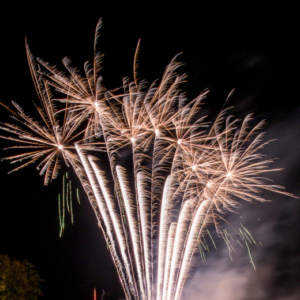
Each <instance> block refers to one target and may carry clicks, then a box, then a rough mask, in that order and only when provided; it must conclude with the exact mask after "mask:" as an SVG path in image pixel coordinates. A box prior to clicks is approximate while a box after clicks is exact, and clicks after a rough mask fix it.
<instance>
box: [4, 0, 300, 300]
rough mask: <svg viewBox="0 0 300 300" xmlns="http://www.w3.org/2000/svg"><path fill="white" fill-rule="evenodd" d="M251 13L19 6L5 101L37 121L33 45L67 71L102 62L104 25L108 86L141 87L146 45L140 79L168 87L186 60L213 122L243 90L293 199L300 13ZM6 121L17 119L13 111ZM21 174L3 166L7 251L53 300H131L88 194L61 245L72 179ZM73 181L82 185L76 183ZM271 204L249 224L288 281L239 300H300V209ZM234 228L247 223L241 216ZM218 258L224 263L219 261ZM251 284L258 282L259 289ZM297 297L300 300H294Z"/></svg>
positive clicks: (9, 45) (11, 18)
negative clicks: (135, 80)
mask: <svg viewBox="0 0 300 300" xmlns="http://www.w3.org/2000/svg"><path fill="white" fill-rule="evenodd" d="M251 5H253V4H251ZM251 5H250V2H249V4H246V3H245V4H244V5H243V6H238V7H229V6H227V7H225V6H224V7H220V6H218V5H217V3H212V4H211V5H209V6H208V5H204V4H202V3H200V2H199V3H198V5H197V6H193V5H188V4H184V5H183V4H182V5H181V6H179V7H175V6H174V3H173V4H172V6H169V7H166V6H165V7H162V5H161V4H155V3H148V4H146V3H140V4H139V5H137V6H134V5H131V4H128V3H126V4H123V5H122V6H120V5H119V4H118V3H117V2H112V3H111V4H106V5H104V4H103V3H102V2H101V1H98V2H94V1H93V2H91V3H89V1H85V2H82V3H81V5H76V4H75V3H71V4H70V5H66V4H64V3H63V1H61V2H59V3H54V2H48V3H47V4H46V3H45V4H41V5H39V6H33V5H31V3H28V2H26V5H18V4H17V3H10V4H8V6H6V8H4V7H2V9H1V13H0V15H1V17H0V30H1V48H0V53H1V56H0V57H1V93H0V99H1V101H5V102H7V103H9V101H11V100H15V101H16V102H17V103H19V104H20V105H21V106H22V107H23V108H24V109H25V111H26V112H28V113H30V114H34V105H33V103H32V100H34V101H37V97H36V95H35V90H34V86H33V83H32V80H31V76H30V72H29V69H28V64H27V59H26V54H25V47H24V39H25V36H27V38H28V43H29V45H30V47H31V50H32V52H33V54H34V55H35V56H39V57H41V58H43V59H44V60H46V61H49V62H50V63H52V64H55V65H58V66H59V67H61V68H62V64H61V60H62V59H63V58H64V57H65V56H69V57H70V58H71V60H72V61H73V62H74V65H77V66H79V67H82V66H83V63H84V62H85V61H86V60H88V59H92V53H93V38H94V30H95V26H96V24H97V21H98V19H99V18H103V27H102V30H101V39H100V51H102V52H103V53H104V54H105V57H104V65H103V76H104V81H105V83H106V85H107V87H108V88H115V87H118V86H120V85H121V83H122V77H124V76H129V77H131V78H132V64H133V56H134V52H135V48H136V44H137V42H138V40H139V39H140V38H141V50H140V63H139V65H140V77H141V78H143V79H144V78H145V79H146V80H148V81H149V82H151V81H152V80H154V79H156V78H160V77H161V75H162V73H163V70H164V68H165V66H166V65H167V64H168V63H169V62H170V60H171V59H172V58H173V57H174V56H175V55H176V54H178V53H181V52H183V54H182V55H181V57H180V59H181V61H182V62H184V63H185V66H184V67H183V70H182V71H183V72H187V74H188V76H189V80H188V83H187V84H186V86H185V88H186V90H187V91H188V95H189V96H190V97H193V96H196V95H197V93H200V91H201V90H203V89H204V88H209V89H210V90H211V93H210V96H209V97H208V99H207V100H206V106H205V113H209V114H211V115H212V116H213V115H214V114H215V113H216V112H218V110H219V109H220V108H221V107H222V104H223V102H224V100H225V99H226V96H227V94H228V93H229V92H230V90H231V89H232V88H235V89H236V90H235V93H234V96H233V97H232V99H231V100H230V101H231V102H230V103H231V104H232V105H234V106H235V108H234V109H233V112H234V114H235V115H239V116H241V117H243V116H245V115H246V114H247V113H250V112H254V113H255V116H256V117H255V120H257V121H258V120H261V119H264V118H267V121H268V126H267V130H268V134H267V138H270V139H273V138H278V139H279V140H278V141H277V142H275V143H273V144H272V146H270V147H269V148H268V149H267V150H266V152H265V153H266V154H268V155H270V156H271V157H279V158H280V160H279V161H277V162H276V166H280V167H284V168H285V170H284V171H283V172H282V174H281V175H280V174H277V175H274V176H273V177H272V178H274V180H276V183H277V184H281V185H285V186H286V187H287V190H288V191H289V192H292V193H295V194H297V195H300V188H299V187H298V186H299V184H298V182H299V179H300V171H299V163H300V151H299V150H300V141H299V138H300V126H299V125H300V124H299V121H298V115H299V109H300V107H299V106H300V105H299V104H300V100H299V95H298V85H299V83H298V79H296V78H298V76H297V75H298V66H299V53H300V51H299V50H300V49H299V47H298V39H299V33H298V28H299V21H298V20H297V18H296V7H288V5H285V6H284V7H282V6H277V7H275V6H272V7H268V8H267V9H264V10H262V7H253V6H251ZM0 118H1V119H0V121H9V115H8V114H7V112H6V111H5V110H4V109H2V108H0ZM0 145H1V149H2V148H3V147H6V146H8V145H10V143H9V142H8V141H3V140H0ZM7 155H9V153H8V152H7V151H6V152H5V151H2V150H1V151H0V156H1V157H5V156H7ZM10 169H12V166H10V165H9V164H8V163H7V162H2V163H1V164H0V179H1V181H0V182H1V210H0V225H1V226H0V230H1V240H0V253H1V254H8V255H11V256H14V257H15V258H17V259H19V260H23V259H28V260H29V261H30V262H31V263H33V264H34V265H35V266H36V268H37V270H38V272H39V273H40V276H41V277H42V278H43V279H44V280H45V281H44V283H43V286H42V290H43V293H44V299H45V300H47V299H56V300H68V299H72V300H76V299H78V300H88V299H92V295H93V288H94V287H97V290H98V291H99V294H100V291H102V290H103V289H104V290H106V291H109V292H110V293H111V295H112V299H118V298H121V297H123V293H122V289H121V286H120V284H119V283H118V277H117V274H116V271H115V268H114V266H113V263H112V261H111V258H110V255H109V252H108V251H107V248H106V244H105V242H104V239H103V238H102V234H101V231H100V230H99V229H98V227H97V224H96V219H95V217H94V213H93V211H92V209H91V207H90V204H89V202H88V200H87V198H86V197H85V194H84V191H83V190H82V189H81V199H82V204H81V206H80V205H75V224H74V226H71V225H70V224H67V229H66V231H65V234H64V236H63V238H61V239H60V238H59V236H58V234H59V221H58V210H57V195H58V193H59V192H60V189H61V180H62V179H61V177H59V178H58V179H57V180H56V182H53V183H52V184H50V185H49V186H48V187H43V178H42V177H39V175H38V173H37V171H36V170H35V167H34V166H30V167H28V168H26V169H24V170H21V171H19V172H17V173H13V174H11V175H7V172H8V171H9V170H10ZM66 170H67V168H64V171H66ZM71 173H72V172H71ZM71 177H72V179H73V181H74V182H77V186H80V185H79V182H78V181H76V180H77V179H76V176H75V174H71ZM268 197H269V199H273V200H274V201H273V203H267V204H263V205H261V207H260V208H259V209H256V210H255V209H254V210H253V209H252V208H251V207H250V208H249V206H247V207H246V208H247V209H249V211H251V217H252V214H253V219H255V220H256V219H257V214H258V213H259V211H260V210H261V211H262V213H261V215H263V216H264V217H265V220H264V222H265V223H264V224H265V226H263V227H255V225H254V223H253V222H252V221H251V218H250V216H249V214H250V213H247V210H246V209H244V210H242V211H241V213H243V214H244V215H246V217H245V219H246V220H248V221H247V222H248V223H247V224H248V226H249V227H252V228H253V231H254V232H256V233H257V235H258V236H259V238H261V239H263V240H264V241H265V242H266V246H265V248H262V250H260V252H259V253H257V252H256V256H255V257H256V258H257V263H258V267H259V265H260V264H261V265H262V267H261V269H264V270H265V267H264V266H263V264H262V263H261V262H265V261H267V260H268V259H270V260H272V262H271V261H270V264H271V263H273V262H274V261H276V272H278V274H279V275H278V276H277V277H276V276H275V277H276V278H275V277H274V280H273V279H272V280H273V281H272V282H269V281H268V282H267V283H266V284H265V285H262V287H261V289H264V288H265V293H264V294H263V295H262V296H259V297H260V298H259V297H258V296H257V297H256V298H251V296H250V294H251V292H249V293H248V294H249V297H248V298H246V297H245V296H243V295H242V296H238V295H236V299H237V300H243V299H244V300H248V299H249V300H250V299H262V300H265V299H282V300H283V299H289V300H290V299H295V300H296V299H300V294H298V292H297V291H296V290H297V289H296V288H295V286H297V285H298V284H300V279H299V275H298V274H297V272H296V270H297V269H298V270H299V267H300V254H299V253H300V244H299V232H300V226H299V221H298V220H299V212H300V209H299V208H300V206H299V203H298V202H297V201H298V200H290V199H289V198H287V197H283V196H282V197H279V196H276V197H275V196H274V197H273V195H271V194H270V195H268ZM261 218H262V217H261ZM230 220H232V222H233V223H235V222H236V221H235V220H234V218H233V217H230ZM268 224H269V227H268ZM279 224H280V225H279ZM260 228H262V229H261V230H260ZM268 228H269V229H268ZM270 232H272V234H270ZM268 239H269V240H268ZM274 239H275V240H276V241H278V242H275V241H274ZM270 240H272V241H274V242H273V243H272V242H270ZM263 247H264V246H263ZM220 253H222V254H223V251H220ZM244 255H246V254H244ZM270 257H271V258H270ZM216 259H218V260H219V261H220V262H223V260H224V258H223V257H220V254H218V255H217V257H216ZM239 259H242V258H240V257H239V256H238V257H237V258H236V259H235V261H236V260H237V262H235V263H234V264H235V265H236V264H238V260H239ZM216 261H217V260H215V262H216ZM209 262H210V260H208V263H209ZM291 262H293V263H291ZM213 265H214V264H213ZM224 265H225V266H224ZM235 265H234V266H235ZM208 266H209V265H208V264H207V266H206V267H208ZM214 266H215V265H214ZM222 266H224V268H223V267H222V268H221V269H220V270H219V274H223V273H224V276H226V270H228V268H229V269H230V268H232V267H230V266H229V265H228V264H227V263H226V264H222ZM250 267H251V266H250ZM205 270H206V269H205ZM213 270H217V271H218V268H214V269H213ZM247 270H248V269H247ZM272 270H273V269H271V271H269V272H272ZM217 271H216V272H217ZM198 272H199V271H197V274H198ZM247 272H248V271H247ZM249 272H250V271H249ZM212 274H213V276H217V275H216V273H212ZM230 274H231V273H230ZM247 274H248V273H247ZM257 274H258V275H257V277H258V278H260V276H263V275H262V274H261V273H259V271H258V273H257ZM247 276H248V275H247ZM251 276H252V275H251ZM251 276H248V277H247V278H249V280H250V281H251V280H252V281H251V282H255V280H253V279H251V278H252V277H251ZM201 279H203V278H202V277H201ZM232 280H235V277H232ZM276 280H277V281H276ZM278 282H280V283H278ZM229 285H230V284H229ZM278 285H280V286H281V290H280V291H281V292H278V293H277V292H276V293H275V295H274V294H271V293H270V292H269V291H271V290H275V291H277V288H278ZM231 286H233V285H231ZM253 286H254V285H252V288H253ZM280 293H281V294H280ZM289 295H292V296H291V297H294V298H288V297H289ZM218 297H219V298H218V299H222V297H221V298H220V296H219V295H218ZM284 297H286V298H284ZM225 298H226V297H225V296H224V298H223V299H225ZM99 299H100V295H99ZM195 299H196V298H195ZM197 299H198V298H197ZM199 299H209V296H207V295H206V296H205V298H199ZM231 299H233V300H235V299H234V298H231ZM226 300H227V298H226Z"/></svg>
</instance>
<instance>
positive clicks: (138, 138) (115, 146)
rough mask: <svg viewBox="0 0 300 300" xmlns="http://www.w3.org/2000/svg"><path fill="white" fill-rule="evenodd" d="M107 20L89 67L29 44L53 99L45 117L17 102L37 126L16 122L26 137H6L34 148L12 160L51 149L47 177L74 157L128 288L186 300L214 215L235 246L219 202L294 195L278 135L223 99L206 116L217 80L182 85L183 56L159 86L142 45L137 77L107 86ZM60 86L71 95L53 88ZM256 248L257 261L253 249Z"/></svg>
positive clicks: (34, 66) (19, 116) (40, 83)
mask: <svg viewBox="0 0 300 300" xmlns="http://www.w3.org/2000/svg"><path fill="white" fill-rule="evenodd" d="M100 27H101V21H100V22H99V23H98V25H97V28H96V34H95V42H94V61H93V64H92V66H91V65H90V64H89V63H88V62H87V63H86V64H85V77H82V76H80V74H79V72H78V71H77V70H76V69H75V68H73V67H71V65H70V61H69V60H68V59H64V61H63V62H64V65H65V66H66V68H67V70H68V72H69V75H65V74H64V73H63V72H61V71H58V70H57V69H56V68H55V67H52V66H51V65H50V64H48V63H46V62H44V61H42V60H38V61H39V64H38V63H36V62H35V60H34V58H33V56H32V54H31V53H30V51H29V48H28V47H27V55H28V60H29V66H30V70H31V73H32V77H33V81H34V84H35V87H36V90H37V93H38V96H39V98H40V100H41V103H42V108H38V107H37V109H38V112H39V113H40V115H41V117H42V119H43V121H44V123H45V125H46V126H42V125H41V124H39V123H37V122H35V121H33V120H32V119H31V118H29V117H28V116H27V115H26V114H25V113H24V112H23V110H22V109H21V108H20V107H19V106H18V105H17V104H15V103H13V104H14V107H15V108H16V110H17V111H12V113H13V118H14V120H16V121H18V122H20V123H21V125H22V126H24V127H27V129H28V130H29V131H26V130H24V129H22V128H21V127H18V126H16V125H13V124H8V123H5V124H4V125H3V126H2V127H1V129H2V130H5V131H6V132H9V133H10V134H13V135H16V136H17V137H10V136H9V137H3V138H6V139H9V140H13V141H15V142H18V143H22V144H24V146H17V148H19V149H25V148H30V149H32V152H27V153H23V154H19V155H15V156H11V157H8V158H6V159H9V160H12V162H13V163H14V162H19V161H22V160H24V159H29V162H27V163H25V164H23V165H21V166H20V167H18V168H17V169H15V170H18V169H20V168H22V167H24V166H26V165H27V164H29V163H32V162H35V161H36V160H38V159H39V158H41V157H44V156H45V158H44V160H43V161H42V162H41V163H40V164H39V166H38V168H42V170H41V174H43V173H45V172H46V175H45V184H47V183H48V182H49V180H50V179H54V178H55V177H56V176H57V172H58V169H59V163H58V157H59V155H60V154H61V155H62V156H63V158H64V160H65V162H66V163H67V164H68V165H71V166H72V167H73V168H74V170H75V172H76V174H77V175H78V177H79V179H80V180H81V183H82V186H83V188H84V189H85V191H86V193H87V196H88V198H89V200H90V202H91V204H92V206H93V209H94V211H95V214H96V216H97V219H98V222H99V226H100V228H101V229H102V231H103V234H104V237H105V239H106V242H107V245H108V248H109V250H110V252H111V255H112V259H113V261H114V263H115V265H116V269H117V272H118V274H119V278H120V281H121V284H122V286H123V288H124V292H125V294H126V298H127V299H141V300H146V299H147V300H154V299H156V300H165V299H167V300H179V299H180V298H181V294H182V290H183V288H184V284H185V281H186V279H187V277H188V273H189V271H190V270H191V267H192V259H193V257H194V256H195V253H196V251H197V249H199V250H200V253H201V255H203V253H204V250H207V249H208V246H207V244H206V241H205V235H206V234H208V235H209V236H210V238H211V235H210V233H209V231H208V229H207V227H208V225H209V224H211V223H214V224H215V225H216V228H217V231H218V233H219V235H220V236H221V237H223V238H224V240H225V242H226V244H227V245H228V249H229V254H230V255H231V251H232V246H231V244H230V240H229V239H230V236H229V234H228V233H227V232H223V231H221V230H220V229H219V225H218V220H219V219H220V217H219V213H221V212H223V211H233V210H234V209H235V208H236V207H237V206H238V204H239V202H240V200H244V201H260V202H263V201H266V199H264V198H263V196H261V194H259V192H260V191H261V190H269V191H273V192H277V193H282V194H284V195H288V196H293V195H291V194H288V193H286V192H284V191H283V190H282V189H283V188H282V187H281V186H277V185H269V184H267V183H266V180H265V178H263V177H261V174H263V173H266V172H270V171H278V170H279V169H270V168H269V164H270V163H271V162H272V160H270V159H267V160H266V159H264V158H263V155H262V154H260V153H259V151H260V149H261V148H262V147H264V146H265V145H266V144H268V142H265V143H263V142H262V138H263V133H259V132H260V130H261V129H262V127H263V125H264V122H260V123H258V124H257V125H256V126H254V127H253V128H252V129H250V128H251V126H250V122H251V120H252V115H248V116H247V117H246V118H245V119H244V120H242V121H240V120H238V119H235V118H234V117H233V116H227V117H226V115H227V112H228V110H229V109H223V110H222V111H221V112H220V114H219V115H218V117H217V118H216V120H215V121H214V122H212V123H210V122H208V121H206V119H207V117H206V116H203V115H201V107H202V105H203V101H204V99H205V98H206V96H207V94H208V90H206V91H204V92H202V93H201V94H200V95H199V96H198V97H197V98H195V99H193V100H191V101H190V100H188V99H187V98H186V96H185V94H184V93H183V92H182V91H181V90H180V86H181V84H182V83H183V82H184V81H185V80H186V76H185V75H178V74H177V69H178V67H180V65H181V64H180V63H178V62H177V61H176V60H177V57H175V58H174V59H173V60H172V61H171V63H170V64H169V65H168V66H167V68H166V70H165V73H164V75H163V77H162V80H161V81H160V82H159V83H158V82H154V83H153V84H152V85H150V87H149V88H148V87H147V85H146V82H145V81H139V80H138V76H137V54H138V51H139V47H138V49H137V51H136V55H135V60H134V81H133V82H130V80H128V79H124V81H123V86H122V87H121V88H118V89H115V90H113V91H106V90H105V88H104V87H103V85H102V77H101V76H100V75H99V73H100V69H101V58H102V55H101V54H100V53H99V52H98V51H97V50H96V49H97V47H96V46H97V41H98V37H99V30H100ZM53 87H54V88H55V89H56V91H58V92H60V94H61V95H62V96H61V97H60V98H59V97H57V98H55V99H53V97H52V96H51V88H53ZM55 101H58V102H62V103H65V107H64V108H63V109H62V110H61V111H62V112H64V122H63V123H62V124H63V125H62V126H61V127H60V126H59V125H58V118H59V117H58V116H61V115H62V114H60V115H59V114H58V110H57V109H56V108H55V105H54V102H55ZM84 124H85V125H86V126H85V129H84V130H83V131H84V134H83V135H84V138H83V140H82V141H81V142H78V141H77V142H76V143H75V138H78V136H79V135H80V134H81V133H82V131H79V130H78V128H79V127H82V126H84ZM94 150H99V151H106V153H107V160H108V162H109V164H110V172H111V175H110V176H108V175H107V173H108V170H107V169H105V167H104V165H102V164H101V160H103V157H102V156H101V157H100V156H99V157H95V155H94V154H93V156H91V154H90V151H94ZM129 150H130V151H129ZM129 152H130V154H128V153H129ZM124 153H125V154H124ZM126 153H127V154H126ZM122 156H123V157H122ZM124 156H125V158H124ZM120 157H121V158H120ZM99 158H100V159H99ZM125 160H126V162H124V161H125ZM130 162H131V167H129V165H130ZM108 178H112V181H113V182H112V184H110V182H109V179H108ZM112 186H114V191H115V192H113V189H112ZM63 190H64V191H66V192H63V195H62V204H63V207H62V208H61V203H60V202H61V198H60V197H59V209H60V225H61V228H62V227H63V226H64V225H63V224H64V215H65V207H64V205H65V203H66V205H67V210H68V211H69V212H70V214H71V217H72V218H73V214H72V213H73V211H72V209H73V208H72V201H71V197H72V194H71V191H72V190H71V182H69V183H68V186H67V187H66V188H65V187H64V189H63ZM77 199H78V202H79V201H80V200H79V194H78V190H77ZM61 210H62V212H61ZM241 226H242V225H241ZM240 238H241V243H244V245H245V246H246V248H247V250H248V251H249V244H250V243H252V242H253V243H255V242H254V240H253V238H252V236H251V234H250V233H249V232H248V231H247V229H246V228H244V227H243V226H242V228H241V229H240ZM241 243H240V244H241ZM155 245H156V246H157V247H154V246H155ZM241 245H242V244H241ZM155 249H157V250H155ZM250 259H251V263H252V264H253V260H252V258H251V254H250ZM253 265H254V264H253Z"/></svg>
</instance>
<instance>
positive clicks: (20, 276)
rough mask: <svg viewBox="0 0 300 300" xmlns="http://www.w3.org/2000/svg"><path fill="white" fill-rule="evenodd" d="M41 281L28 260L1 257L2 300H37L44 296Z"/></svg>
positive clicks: (0, 298)
mask: <svg viewBox="0 0 300 300" xmlns="http://www.w3.org/2000/svg"><path fill="white" fill-rule="evenodd" d="M41 281H42V279H40V277H39V275H38V273H37V271H36V270H35V269H34V266H33V265H32V264H30V263H29V262H28V261H27V260H25V261H23V262H20V261H18V260H16V259H13V258H9V257H8V256H7V255H0V300H37V299H38V297H39V296H42V292H41V289H40V282H41Z"/></svg>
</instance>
